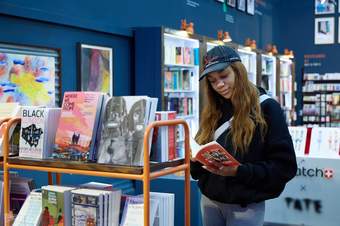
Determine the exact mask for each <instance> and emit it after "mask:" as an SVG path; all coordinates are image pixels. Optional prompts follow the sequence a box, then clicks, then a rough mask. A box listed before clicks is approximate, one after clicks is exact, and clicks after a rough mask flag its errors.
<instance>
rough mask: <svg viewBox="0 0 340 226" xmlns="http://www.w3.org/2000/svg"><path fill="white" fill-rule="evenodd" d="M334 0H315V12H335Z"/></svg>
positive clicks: (318, 13)
mask: <svg viewBox="0 0 340 226" xmlns="http://www.w3.org/2000/svg"><path fill="white" fill-rule="evenodd" d="M335 5H336V3H335V0H315V14H317V15H320V14H330V13H335Z"/></svg>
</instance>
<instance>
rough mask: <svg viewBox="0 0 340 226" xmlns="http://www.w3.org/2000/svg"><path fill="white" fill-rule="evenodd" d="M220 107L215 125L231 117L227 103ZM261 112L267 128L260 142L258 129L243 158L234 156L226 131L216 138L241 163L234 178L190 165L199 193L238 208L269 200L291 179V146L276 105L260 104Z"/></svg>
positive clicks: (293, 163) (293, 166)
mask: <svg viewBox="0 0 340 226" xmlns="http://www.w3.org/2000/svg"><path fill="white" fill-rule="evenodd" d="M261 93H262V92H261ZM222 107H223V112H225V114H224V116H223V117H222V119H221V120H220V121H219V124H222V123H223V122H225V121H226V120H229V119H230V117H231V116H232V114H233V113H232V112H233V110H232V105H231V102H230V101H229V100H226V102H225V104H224V105H223V106H222ZM261 109H262V112H263V113H264V117H265V120H266V122H267V128H268V129H267V134H266V136H265V139H264V142H262V140H261V136H260V130H259V128H258V127H257V128H256V131H255V133H254V136H253V139H252V141H251V144H250V146H249V148H248V152H247V153H246V154H244V155H240V154H238V153H234V151H233V147H232V143H231V138H230V136H229V137H228V138H226V136H227V131H226V132H224V133H223V134H222V135H221V136H220V137H219V138H218V139H217V142H218V143H219V144H221V145H222V146H224V147H225V148H226V150H228V151H230V152H231V154H233V155H234V157H235V158H236V159H237V160H238V161H239V162H240V163H241V165H240V166H239V167H238V170H237V174H236V176H235V177H224V176H219V175H216V174H212V173H210V172H208V171H206V170H205V169H203V168H202V165H201V164H200V163H199V162H191V175H192V177H193V178H194V179H198V185H199V187H200V190H201V192H202V193H203V194H204V195H205V196H207V197H208V198H210V199H212V200H216V201H219V202H222V203H232V204H241V205H245V204H249V203H254V202H260V201H263V200H267V199H272V198H275V197H278V196H279V195H280V194H281V192H282V191H283V189H284V187H285V184H286V183H287V182H288V181H289V180H290V179H292V178H293V177H294V176H295V174H296V170H297V165H296V158H295V152H294V147H293V143H292V140H291V136H290V134H289V131H288V127H287V125H286V122H285V119H284V116H283V112H282V110H281V107H280V105H279V104H278V103H277V102H276V101H275V100H274V99H267V100H265V101H264V102H262V103H261Z"/></svg>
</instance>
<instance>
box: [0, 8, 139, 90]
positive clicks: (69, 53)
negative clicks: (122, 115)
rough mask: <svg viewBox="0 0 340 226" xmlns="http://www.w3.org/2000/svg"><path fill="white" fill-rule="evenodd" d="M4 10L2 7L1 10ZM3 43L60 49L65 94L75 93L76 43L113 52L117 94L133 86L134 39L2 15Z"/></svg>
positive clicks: (1, 40)
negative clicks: (97, 46)
mask: <svg viewBox="0 0 340 226" xmlns="http://www.w3.org/2000/svg"><path fill="white" fill-rule="evenodd" d="M0 7H1V6H0ZM0 27H1V28H2V29H1V32H0V42H10V43H16V44H24V45H38V46H45V47H51V48H59V49H61V59H62V62H61V66H62V68H61V71H62V75H61V77H62V91H71V90H76V84H77V83H76V77H77V76H76V73H77V66H76V65H77V51H76V50H77V43H78V42H81V43H87V44H94V45H104V46H109V47H112V48H113V49H114V52H113V53H114V54H113V55H114V62H113V65H114V72H113V73H114V93H115V95H128V94H130V93H131V86H132V72H131V70H132V69H131V68H132V64H131V51H132V49H131V48H132V41H133V40H132V38H131V37H123V36H117V35H112V34H108V33H102V32H94V31H90V30H85V29H81V28H75V27H70V26H62V25H57V24H52V23H46V22H41V21H34V20H27V19H23V18H18V17H13V16H7V15H2V14H0Z"/></svg>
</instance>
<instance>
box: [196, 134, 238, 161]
mask: <svg viewBox="0 0 340 226" xmlns="http://www.w3.org/2000/svg"><path fill="white" fill-rule="evenodd" d="M190 148H191V155H192V157H195V158H196V160H197V161H199V162H200V163H202V164H203V165H206V166H212V167H214V165H213V164H212V163H213V162H214V161H215V162H218V163H222V164H223V165H227V166H237V165H240V163H239V162H238V161H237V160H236V159H235V158H234V157H233V156H232V155H231V154H230V153H229V152H228V151H227V150H225V149H224V148H223V147H222V146H221V145H220V144H219V143H217V142H216V141H211V142H209V143H207V144H204V145H200V144H198V143H197V142H196V141H195V140H194V139H193V138H191V139H190Z"/></svg>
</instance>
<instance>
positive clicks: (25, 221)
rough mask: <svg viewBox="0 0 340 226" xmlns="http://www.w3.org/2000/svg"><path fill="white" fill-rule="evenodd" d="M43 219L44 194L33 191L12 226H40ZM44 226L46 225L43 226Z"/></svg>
mask: <svg viewBox="0 0 340 226" xmlns="http://www.w3.org/2000/svg"><path fill="white" fill-rule="evenodd" d="M41 217H42V193H41V192H39V191H31V193H30V194H29V196H28V197H27V198H26V200H25V202H24V204H23V206H22V207H21V209H20V211H19V213H18V215H17V216H16V217H15V220H14V222H13V225H12V226H23V225H30V226H39V225H41ZM43 226H44V225H43Z"/></svg>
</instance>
